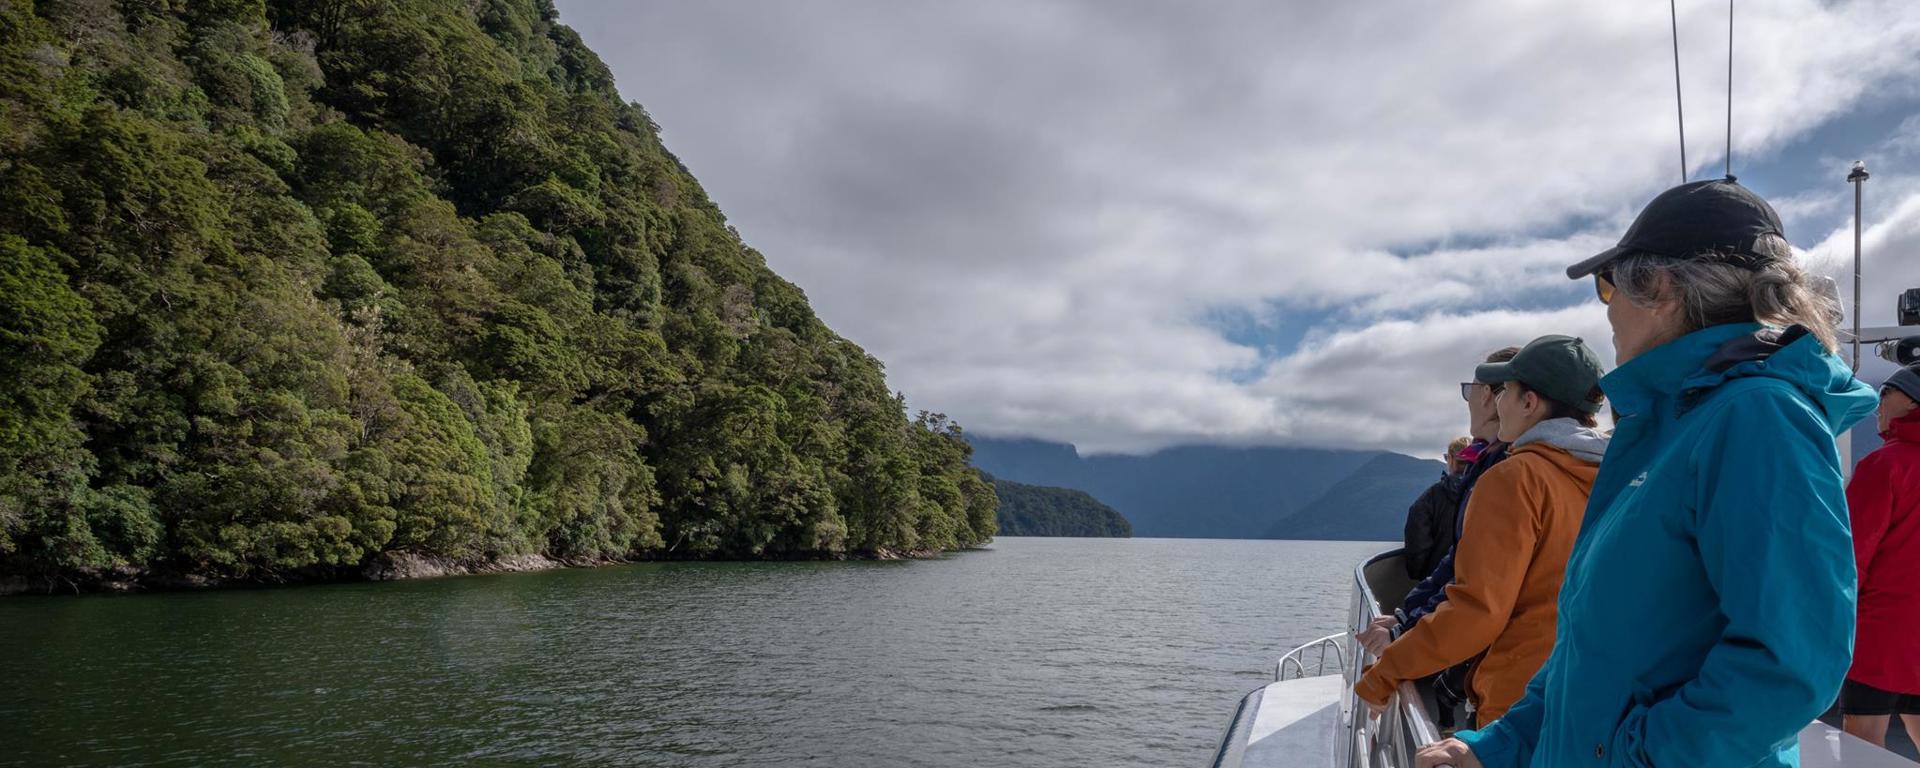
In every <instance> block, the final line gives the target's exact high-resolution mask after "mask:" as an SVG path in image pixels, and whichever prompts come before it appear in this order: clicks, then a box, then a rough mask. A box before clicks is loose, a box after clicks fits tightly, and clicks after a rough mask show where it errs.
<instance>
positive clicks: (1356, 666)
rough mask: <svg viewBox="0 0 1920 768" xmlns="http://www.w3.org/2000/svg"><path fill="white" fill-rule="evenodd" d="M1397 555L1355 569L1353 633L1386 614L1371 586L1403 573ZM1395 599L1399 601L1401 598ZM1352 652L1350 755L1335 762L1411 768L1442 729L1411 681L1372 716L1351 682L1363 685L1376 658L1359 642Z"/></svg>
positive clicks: (1351, 767)
mask: <svg viewBox="0 0 1920 768" xmlns="http://www.w3.org/2000/svg"><path fill="white" fill-rule="evenodd" d="M1399 556H1400V550H1397V549H1396V550H1392V551H1389V552H1384V553H1381V554H1379V555H1375V556H1373V557H1372V558H1369V559H1368V560H1367V561H1366V562H1365V563H1362V564H1361V565H1360V566H1359V567H1357V568H1355V569H1354V571H1353V605H1352V607H1351V609H1350V610H1349V612H1348V623H1349V627H1350V628H1351V629H1352V631H1354V632H1359V631H1360V630H1362V629H1365V628H1366V627H1367V625H1369V624H1371V623H1373V620H1374V619H1375V618H1376V617H1379V616H1382V615H1385V614H1383V613H1382V611H1381V607H1380V600H1379V598H1378V597H1377V596H1375V594H1374V583H1373V582H1374V580H1375V579H1378V580H1381V581H1388V580H1392V579H1396V578H1398V577H1399V576H1400V575H1401V574H1402V572H1400V571H1399V567H1400V564H1399ZM1370 571H1371V573H1369V572H1370ZM1370 576H1371V577H1372V578H1369V577H1370ZM1400 591H1401V592H1402V593H1404V592H1405V590H1404V589H1401V590H1400ZM1394 601H1395V602H1399V600H1398V598H1397V597H1396V598H1395V600H1394ZM1348 642H1351V640H1349V641H1348ZM1351 648H1352V649H1353V660H1354V663H1352V664H1345V665H1343V666H1344V668H1345V672H1346V680H1347V683H1348V685H1347V693H1346V694H1345V698H1344V700H1343V701H1344V703H1345V705H1346V706H1345V708H1344V709H1345V712H1346V720H1347V722H1346V725H1347V733H1348V738H1346V739H1344V740H1343V743H1342V747H1343V748H1344V749H1345V750H1347V752H1346V754H1342V755H1340V756H1339V762H1338V763H1337V764H1338V765H1344V766H1348V768H1412V766H1413V755H1414V753H1415V752H1418V751H1419V750H1420V748H1421V747H1424V746H1426V745H1428V744H1432V743H1434V742H1437V741H1439V740H1440V729H1439V728H1437V727H1435V726H1434V723H1433V716H1432V714H1431V713H1430V712H1428V711H1427V702H1426V698H1425V697H1424V696H1422V695H1421V694H1420V691H1419V689H1418V688H1417V687H1416V686H1415V685H1414V684H1413V683H1412V682H1403V683H1401V684H1400V688H1399V690H1398V691H1396V692H1395V694H1394V696H1393V700H1392V701H1390V702H1388V705H1387V710H1386V712H1385V713H1384V714H1382V715H1381V716H1380V717H1378V718H1375V717H1372V716H1370V714H1369V713H1368V711H1367V705H1366V703H1365V702H1362V701H1360V700H1359V698H1358V697H1356V696H1354V695H1353V685H1352V684H1353V683H1355V682H1358V681H1359V679H1360V671H1361V670H1362V669H1365V668H1366V666H1367V664H1368V662H1369V661H1371V660H1372V659H1373V655H1372V654H1370V653H1368V652H1367V651H1366V649H1364V648H1361V647H1360V645H1359V643H1353V645H1352V646H1351ZM1343 660H1344V659H1343Z"/></svg>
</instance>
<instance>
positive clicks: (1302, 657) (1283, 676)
mask: <svg viewBox="0 0 1920 768" xmlns="http://www.w3.org/2000/svg"><path fill="white" fill-rule="evenodd" d="M1346 642H1347V633H1345V632H1335V633H1333V634H1331V635H1327V636H1326V637H1323V638H1320V639H1318V640H1315V641H1313V642H1310V643H1307V644H1305V645H1302V646H1300V647H1298V648H1295V649H1293V650H1291V651H1287V655H1285V656H1281V657H1280V660H1279V661H1277V662H1274V665H1273V681H1274V682H1276V683H1277V682H1280V681H1282V680H1296V679H1299V678H1302V677H1319V676H1320V675H1325V674H1331V672H1329V671H1328V670H1327V649H1329V648H1331V649H1333V663H1334V664H1335V665H1336V666H1335V667H1334V670H1333V671H1335V672H1340V673H1342V674H1345V673H1346V671H1347V649H1346ZM1309 654H1313V656H1314V662H1313V667H1312V669H1313V671H1312V672H1311V673H1309V672H1308V671H1307V669H1308V667H1307V656H1308V655H1309ZM1289 669H1291V670H1293V671H1294V675H1293V676H1292V677H1288V676H1287V670H1289Z"/></svg>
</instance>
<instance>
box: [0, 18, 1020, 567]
mask: <svg viewBox="0 0 1920 768" xmlns="http://www.w3.org/2000/svg"><path fill="white" fill-rule="evenodd" d="M968 457H969V448H968V446H967V444H966V443H965V442H964V441H963V440H962V439H961V437H960V429H959V427H958V426H955V425H952V424H950V423H948V422H947V420H946V419H945V418H944V417H942V416H939V415H937V414H935V415H926V414H923V415H922V416H921V417H920V418H918V419H910V418H908V417H907V416H906V414H905V412H904V408H903V402H902V400H901V399H900V398H899V397H898V396H896V395H895V394H894V393H892V392H891V391H890V390H889V389H888V387H887V385H886V382H885V380H884V379H883V377H882V373H881V366H880V363H879V362H878V361H877V360H875V359H874V358H872V357H871V356H869V355H867V354H866V353H865V352H863V351H862V350H861V349H860V348H859V347H857V346H855V345H854V344H852V343H851V342H849V341H847V340H845V339H843V338H840V337H839V336H837V335H835V334H834V332H833V331H832V330H830V329H828V328H827V327H826V326H825V325H824V324H822V323H821V322H820V320H819V319H818V318H816V317H815V315H814V313H813V312H812V310H811V309H810V308H809V306H808V304H807V299H806V296H805V295H803V294H802V293H801V291H800V290H799V289H798V288H796V287H795V286H794V285H792V284H790V283H788V282H786V281H785V280H782V279H781V278H780V277H779V276H777V275H775V274H774V273H773V272H771V271H769V270H768V268H767V266H766V263H765V261H764V260H763V259H762V257H761V256H760V254H758V253H756V252H755V251H754V250H752V249H751V248H749V247H747V246H746V245H745V244H744V243H743V242H742V241H741V239H740V237H739V235H738V233H737V232H735V231H734V230H733V229H732V228H731V227H729V226H728V225H727V223H726V219H725V218H724V217H723V216H722V214H721V213H720V211H719V209H717V208H716V207H715V206H714V204H713V203H712V202H711V201H709V200H708V199H707V197H706V195H705V193H704V192H703V191H702V190H701V188H700V186H699V184H698V183H697V182H695V180H694V179H693V177H692V176H691V175H690V174H689V173H688V171H687V169H686V168H685V167H683V166H682V165H681V164H680V163H679V162H678V161H677V160H676V159H675V158H674V156H673V155H672V154H671V153H669V152H668V151H667V150H666V148H665V147H663V146H662V145H661V143H660V140H659V136H658V128H657V127H656V126H655V125H654V124H653V122H652V120H651V119H650V118H649V117H648V115H647V113H646V112H645V111H644V110H643V109H642V108H641V107H640V106H639V105H635V104H628V103H626V102H624V101H622V100H621V98H620V97H619V95H618V94H617V92H616V91H615V89H614V83H613V80H612V77H611V76H610V74H609V72H608V70H607V68H606V67H605V66H604V65H603V64H602V63H601V61H600V60H599V59H598V58H597V57H596V56H595V55H594V54H593V52H592V51H589V50H587V49H586V48H585V47H584V46H583V45H582V44H581V41H580V38H579V36H578V35H576V34H575V33H574V32H573V31H572V30H570V29H568V28H566V27H564V26H560V25H558V24H556V23H555V11H554V8H553V6H552V4H551V2H550V0H438V1H434V0H286V1H284V2H262V1H261V0H38V2H35V0H0V575H5V574H9V573H10V574H15V575H20V574H28V575H42V576H48V575H72V574H86V573H93V572H100V571H119V572H127V571H139V570H143V569H156V570H169V571H173V572H178V573H191V574H207V575H215V576H223V577H233V578H273V577H274V576H275V575H276V574H285V573H288V572H291V571H294V570H297V569H310V568H327V567H354V566H357V565H359V564H362V563H366V562H368V561H370V560H371V559H373V558H375V557H378V556H381V555H383V554H388V553H407V554H417V555H422V556H431V557H442V558H452V559H456V560H467V561H482V560H487V559H490V558H501V557H507V556H516V555H526V554H545V555H549V556H552V557H556V558H562V559H600V558H623V557H633V556H648V555H666V556H676V557H678V556H690V557H709V556H712V557H753V556H768V555H780V554H791V553H838V552H862V551H880V550H923V549H948V548H956V547H964V546H968V545H972V544H976V543H980V542H982V541H985V540H986V539H988V538H990V537H991V536H992V535H993V532H994V514H995V497H994V493H993V490H992V488H991V486H990V485H989V484H988V483H987V482H985V481H984V480H983V479H982V478H981V477H980V476H979V474H978V473H977V472H976V471H975V470H973V469H972V468H971V467H970V466H969V465H968Z"/></svg>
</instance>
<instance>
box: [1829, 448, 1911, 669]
mask: <svg viewBox="0 0 1920 768" xmlns="http://www.w3.org/2000/svg"><path fill="white" fill-rule="evenodd" d="M1884 436H1885V437H1886V439H1887V442H1886V444H1885V445H1882V446H1880V449H1879V450H1876V451H1874V452H1873V453H1870V454H1867V457H1866V458H1864V459H1861V460H1860V464H1859V466H1857V467H1855V468H1854V471H1853V481H1852V482H1851V483H1849V484H1848V485H1847V508H1848V510H1849V511H1850V513H1851V515H1852V517H1853V554H1854V562H1855V563H1856V564H1857V566H1858V567H1859V571H1860V609H1859V613H1858V615H1857V618H1856V624H1855V626H1854V645H1853V669H1852V671H1850V672H1848V673H1847V679H1849V680H1856V681H1859V682H1862V683H1866V684H1867V685H1871V686H1873V687H1875V688H1879V689H1881V690H1884V691H1893V692H1896V693H1912V694H1920V414H1916V415H1911V416H1908V417H1906V418H1903V419H1900V420H1898V421H1895V422H1893V423H1892V424H1891V425H1889V426H1888V428H1887V432H1886V433H1885V435H1884Z"/></svg>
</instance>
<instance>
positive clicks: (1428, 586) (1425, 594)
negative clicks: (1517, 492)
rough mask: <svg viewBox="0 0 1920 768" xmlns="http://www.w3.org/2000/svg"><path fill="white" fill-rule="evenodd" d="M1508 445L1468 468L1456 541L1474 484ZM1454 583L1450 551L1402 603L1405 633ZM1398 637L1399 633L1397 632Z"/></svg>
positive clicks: (1500, 445)
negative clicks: (1449, 585) (1448, 586)
mask: <svg viewBox="0 0 1920 768" xmlns="http://www.w3.org/2000/svg"><path fill="white" fill-rule="evenodd" d="M1507 447H1508V446H1507V444H1506V443H1493V444H1491V445H1488V446H1487V447H1486V449H1485V450H1483V451H1481V452H1480V458H1477V459H1474V461H1473V463H1472V464H1469V465H1467V471H1466V473H1465V474H1464V475H1462V476H1461V480H1460V506H1459V507H1458V508H1457V509H1455V510H1454V513H1453V539H1454V541H1459V540H1460V533H1461V529H1462V528H1464V527H1465V523H1466V520H1467V502H1468V501H1470V500H1472V498H1473V485H1474V483H1477V482H1480V476H1481V475H1484V474H1486V473H1487V470H1489V469H1492V468H1493V465H1495V464H1498V463H1500V461H1501V460H1502V459H1505V458H1506V457H1507ZM1452 583H1453V549H1452V548H1448V549H1447V556H1446V557H1443V558H1440V564H1439V565H1436V566H1434V568H1433V573H1432V574H1430V575H1428V576H1427V578H1426V579H1425V580H1424V581H1421V582H1420V583H1419V584H1415V585H1414V587H1413V591H1411V592H1408V593H1407V599H1406V600H1405V601H1404V602H1402V603H1401V604H1400V614H1401V616H1402V623H1401V625H1400V630H1401V631H1403V632H1404V631H1406V630H1407V629H1409V628H1412V627H1413V624H1414V622H1417V621H1419V620H1420V617H1422V616H1425V615H1427V614H1429V613H1433V609H1435V608H1438V607H1440V604H1441V603H1444V602H1446V601H1447V585H1448V584H1452ZM1396 634H1397V633H1396Z"/></svg>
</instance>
